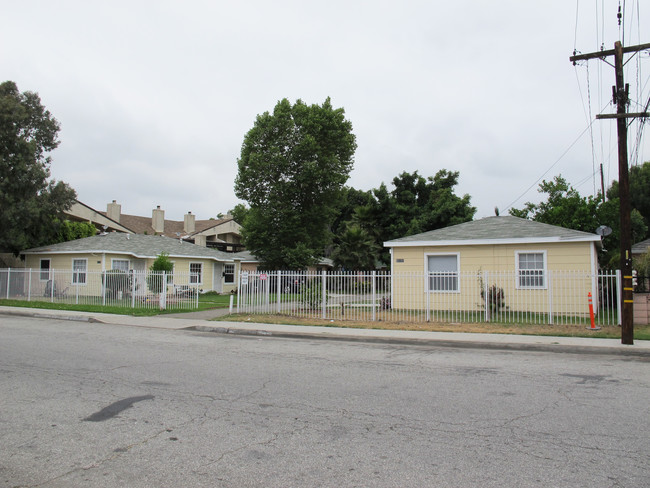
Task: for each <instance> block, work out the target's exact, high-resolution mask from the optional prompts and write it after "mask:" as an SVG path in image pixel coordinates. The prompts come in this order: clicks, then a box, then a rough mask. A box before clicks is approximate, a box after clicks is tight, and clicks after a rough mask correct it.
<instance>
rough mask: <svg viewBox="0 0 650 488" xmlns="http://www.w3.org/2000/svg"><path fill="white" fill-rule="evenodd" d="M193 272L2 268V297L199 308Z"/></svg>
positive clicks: (86, 303)
mask: <svg viewBox="0 0 650 488" xmlns="http://www.w3.org/2000/svg"><path fill="white" fill-rule="evenodd" d="M197 281H198V280H197V279H196V276H194V275H192V274H190V273H185V274H183V273H174V274H165V273H156V272H152V271H134V270H131V271H129V272H124V271H118V270H110V271H85V270H74V271H71V270H55V269H44V270H34V269H26V268H6V269H0V299H3V298H4V299H16V300H27V301H47V302H52V303H54V302H56V303H67V304H82V305H103V306H114V307H128V308H157V309H158V308H162V309H168V308H178V309H194V308H198V297H199V285H198V284H195V283H196V282H197Z"/></svg>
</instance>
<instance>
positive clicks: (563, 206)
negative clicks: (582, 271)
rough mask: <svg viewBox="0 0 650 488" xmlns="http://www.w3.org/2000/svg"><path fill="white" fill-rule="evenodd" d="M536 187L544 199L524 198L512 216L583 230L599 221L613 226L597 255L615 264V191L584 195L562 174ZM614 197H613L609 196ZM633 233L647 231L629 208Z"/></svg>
mask: <svg viewBox="0 0 650 488" xmlns="http://www.w3.org/2000/svg"><path fill="white" fill-rule="evenodd" d="M538 191H539V192H540V193H545V194H546V195H547V198H546V200H545V201H543V202H541V203H537V204H533V203H530V202H527V203H526V204H525V206H524V208H523V209H515V208H513V209H510V214H511V215H514V216H515V217H521V218H525V219H531V220H535V221H537V222H543V223H545V224H551V225H558V226H561V227H565V228H567V229H574V230H580V231H583V232H591V233H594V232H596V229H597V228H598V227H599V226H601V225H606V226H608V227H610V228H611V229H612V233H611V234H610V235H609V236H607V237H604V238H603V241H602V242H603V250H602V251H601V253H600V255H599V262H600V264H601V265H602V266H607V267H616V266H618V261H619V249H620V244H619V243H620V219H619V200H618V194H617V193H616V194H614V193H613V192H612V191H611V188H610V191H608V192H607V193H608V195H609V196H610V199H608V200H607V201H606V202H603V201H602V195H600V194H599V195H597V196H596V198H594V197H592V196H588V197H583V196H581V195H580V193H579V192H578V191H577V190H576V189H575V188H573V187H572V186H571V185H569V184H568V183H567V181H566V180H565V179H564V178H563V177H562V175H558V176H556V177H555V178H554V179H553V180H552V181H546V180H544V181H542V183H540V185H539V189H538ZM611 197H613V198H611ZM631 219H632V236H633V239H634V240H635V241H636V240H641V239H642V238H643V237H642V236H644V235H646V233H647V227H646V225H645V223H644V221H643V217H642V216H641V214H640V213H639V212H638V211H637V210H636V209H633V210H632V214H631Z"/></svg>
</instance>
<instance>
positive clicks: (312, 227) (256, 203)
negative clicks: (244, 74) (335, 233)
mask: <svg viewBox="0 0 650 488" xmlns="http://www.w3.org/2000/svg"><path fill="white" fill-rule="evenodd" d="M356 147H357V145H356V140H355V136H354V134H352V124H351V123H350V122H349V121H348V120H346V119H345V113H344V110H343V109H342V108H339V109H334V108H333V107H332V105H331V102H330V99H329V98H328V99H327V100H325V102H324V103H323V104H322V105H306V104H305V103H303V102H302V101H301V100H298V101H296V103H295V104H293V105H292V104H291V103H290V102H289V100H287V99H283V100H281V101H280V102H278V104H277V105H276V106H275V108H274V110H273V113H272V114H270V113H269V112H265V113H263V114H262V115H258V116H257V119H256V121H255V124H254V126H253V128H252V129H251V130H250V131H248V133H247V134H246V136H245V138H244V143H243V145H242V150H241V157H240V158H239V160H238V162H237V164H238V174H237V178H236V179H235V194H236V195H237V196H238V197H239V198H241V199H242V200H245V201H246V202H248V204H249V205H250V209H249V211H248V212H247V213H246V216H245V218H244V222H241V224H242V225H243V227H244V229H243V238H244V243H245V244H246V247H247V248H248V249H249V250H250V251H251V252H252V253H253V254H255V255H256V256H257V257H258V258H260V259H261V261H262V262H263V264H264V265H265V266H267V267H269V268H284V269H297V268H304V267H306V266H309V265H311V264H313V263H315V262H316V260H317V259H318V258H319V257H320V256H321V255H322V253H323V250H324V249H325V247H326V246H327V244H328V243H329V241H330V239H331V233H330V227H331V225H332V222H333V219H334V217H335V211H336V208H337V205H338V203H337V200H338V198H339V197H340V195H341V191H342V188H343V185H344V184H345V182H346V181H347V179H348V176H349V174H350V171H351V170H352V165H353V157H354V151H355V150H356Z"/></svg>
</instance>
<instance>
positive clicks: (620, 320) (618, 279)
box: [616, 269, 623, 325]
mask: <svg viewBox="0 0 650 488" xmlns="http://www.w3.org/2000/svg"><path fill="white" fill-rule="evenodd" d="M622 308H623V290H621V270H620V269H617V270H616V314H617V315H618V317H617V319H618V324H617V325H622V324H623V316H622V312H623V311H622Z"/></svg>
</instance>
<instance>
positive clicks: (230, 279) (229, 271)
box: [223, 264, 235, 284]
mask: <svg viewBox="0 0 650 488" xmlns="http://www.w3.org/2000/svg"><path fill="white" fill-rule="evenodd" d="M223 282H224V283H226V284H232V283H234V282H235V265H234V264H224V265H223Z"/></svg>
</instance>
